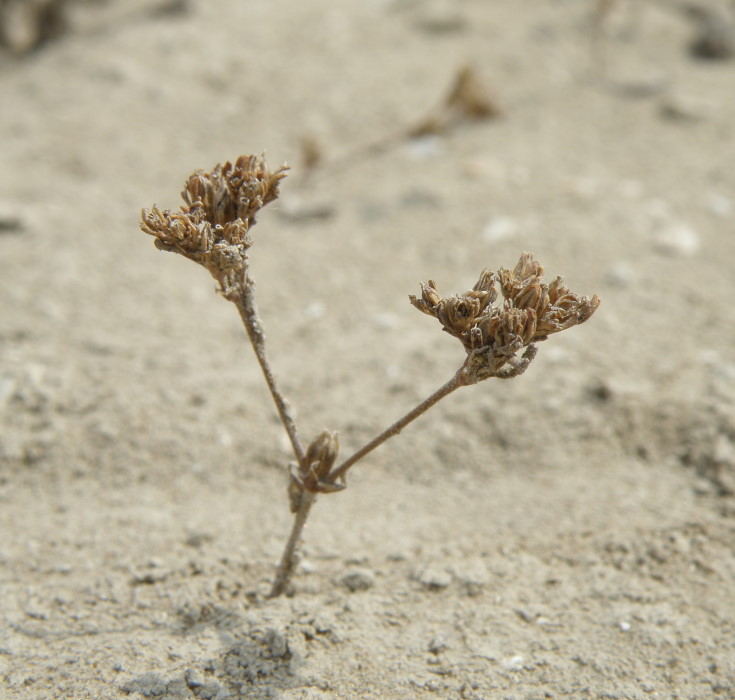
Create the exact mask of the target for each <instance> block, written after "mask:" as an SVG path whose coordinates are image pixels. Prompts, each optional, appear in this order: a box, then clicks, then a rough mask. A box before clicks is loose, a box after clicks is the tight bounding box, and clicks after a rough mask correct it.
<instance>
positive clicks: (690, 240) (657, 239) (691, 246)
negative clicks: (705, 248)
mask: <svg viewBox="0 0 735 700" xmlns="http://www.w3.org/2000/svg"><path fill="white" fill-rule="evenodd" d="M653 242H654V246H655V248H656V250H657V251H658V252H659V253H663V254H664V255H670V256H671V257H689V256H692V255H694V254H695V253H697V252H698V251H699V249H700V248H701V241H700V237H699V234H698V233H697V232H696V231H695V230H694V229H693V228H691V227H690V226H688V225H687V224H681V223H679V224H671V225H670V226H667V227H666V228H664V229H662V230H661V231H659V232H658V233H657V234H656V235H655V236H654V241H653Z"/></svg>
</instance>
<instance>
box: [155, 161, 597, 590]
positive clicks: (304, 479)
mask: <svg viewBox="0 0 735 700" xmlns="http://www.w3.org/2000/svg"><path fill="white" fill-rule="evenodd" d="M286 170H287V168H285V167H283V168H279V169H278V170H276V171H274V172H272V173H271V172H270V171H269V170H268V168H267V167H266V164H265V162H264V160H263V158H261V157H257V156H241V157H240V158H238V159H237V160H236V161H235V164H234V165H233V164H231V163H230V162H227V163H225V164H224V165H222V166H220V165H218V166H216V167H215V168H213V169H212V170H211V171H210V172H204V171H201V170H199V171H197V172H195V173H194V174H193V175H192V176H191V177H190V178H189V180H188V181H187V183H186V185H185V188H184V191H183V193H182V197H183V199H184V206H182V207H181V211H180V212H175V213H172V212H171V211H169V210H162V209H159V208H158V207H155V206H154V207H153V208H152V209H143V218H142V222H141V229H142V230H143V231H145V233H148V234H150V235H151V236H154V237H155V243H156V246H157V247H158V248H159V249H161V250H167V251H173V252H176V253H179V254H181V255H183V256H184V257H187V258H189V259H190V260H193V261H194V262H196V263H198V264H200V265H203V266H204V267H206V268H207V269H208V270H209V271H210V272H211V274H212V275H213V276H214V277H215V279H217V280H218V282H219V283H220V287H221V289H220V291H221V292H222V294H223V295H224V296H225V298H227V299H228V300H229V301H231V302H233V303H234V304H235V305H236V306H237V308H238V310H239V312H240V316H241V318H242V321H243V324H244V326H245V329H246V330H247V333H248V337H249V339H250V341H251V343H252V346H253V349H254V351H255V355H256V357H257V359H258V362H259V363H260V366H261V369H262V370H263V376H264V377H265V380H266V383H267V384H268V388H269V389H270V392H271V396H272V397H273V401H274V403H275V405H276V408H277V410H278V414H279V416H280V418H281V421H282V423H283V426H284V428H285V429H286V432H287V433H288V436H289V439H290V441H291V445H292V447H293V453H294V456H295V458H296V461H295V462H294V463H292V464H291V465H289V466H290V480H289V486H288V496H289V501H290V506H291V511H292V513H294V521H293V526H292V528H291V534H290V536H289V539H288V541H287V543H286V546H285V548H284V552H283V555H282V557H281V561H280V563H279V564H278V567H277V569H276V576H275V580H274V582H273V586H272V588H271V592H270V595H271V596H278V595H281V594H282V593H284V592H285V591H286V590H287V587H288V585H289V581H290V579H291V576H292V574H293V571H294V567H295V564H296V560H297V557H296V551H297V547H298V544H299V541H300V537H301V533H302V531H303V528H304V525H305V523H306V520H307V518H308V515H309V511H310V509H311V506H312V505H313V503H314V502H315V499H316V496H317V494H319V493H333V492H335V491H341V490H342V489H344V488H345V476H346V473H347V471H348V470H349V469H350V468H351V467H352V466H353V465H354V464H355V463H357V462H358V461H360V460H361V459H363V458H364V457H365V456H366V455H368V454H369V453H370V452H372V451H373V450H374V449H376V448H377V447H379V446H380V445H382V444H383V443H384V442H385V441H386V440H388V439H389V438H391V437H393V436H394V435H398V434H399V433H400V432H401V430H403V428H405V427H406V426H407V425H408V424H409V423H411V422H412V421H414V420H415V419H416V418H418V417H419V416H421V415H423V414H424V413H425V412H426V411H427V410H428V409H429V408H431V407H432V406H434V405H435V404H436V403H437V402H438V401H440V400H441V399H442V398H444V397H445V396H448V395H449V394H450V393H451V392H453V391H455V390H456V389H458V388H460V387H462V386H467V385H469V384H475V383H476V382H478V381H481V380H483V379H488V378H490V377H500V378H509V377H515V376H517V375H519V374H521V372H523V371H524V370H525V369H526V367H528V365H529V363H530V362H531V360H532V359H533V357H534V356H535V354H536V345H535V343H537V342H539V341H541V340H545V339H546V338H547V337H548V336H549V335H551V334H552V333H557V332H559V331H562V330H564V329H566V328H570V327H572V326H575V325H577V324H579V323H583V322H584V321H586V320H587V319H588V318H589V317H590V316H591V315H592V314H593V313H594V312H595V310H596V309H597V307H598V305H599V303H600V300H599V299H598V298H597V297H596V296H593V297H592V298H590V299H588V298H587V297H578V296H577V295H576V294H573V293H572V292H570V291H569V289H567V287H566V286H565V285H564V282H563V280H562V279H561V278H560V277H557V278H556V279H555V280H554V281H553V282H552V283H551V284H545V283H544V281H543V277H542V275H543V268H542V267H541V265H540V264H539V263H538V262H537V261H536V260H535V259H534V257H533V256H532V255H531V254H530V253H524V254H523V255H521V258H520V260H519V261H518V264H517V265H516V266H515V268H513V270H512V271H511V270H505V269H502V268H501V269H500V270H498V272H497V273H494V272H492V271H491V270H489V269H486V270H484V271H483V273H482V274H481V275H480V279H479V280H478V281H477V284H476V285H475V286H474V287H473V288H472V289H471V290H469V291H468V292H466V293H465V294H459V295H455V296H450V297H442V296H441V295H440V294H439V290H438V289H437V287H436V284H434V282H433V280H429V282H427V283H426V284H422V285H421V298H420V299H417V298H416V297H415V296H411V297H410V300H411V303H412V304H413V305H414V306H415V307H416V308H418V309H419V310H421V311H423V312H424V313H426V314H429V315H430V316H434V317H435V318H437V319H438V320H439V322H440V323H441V325H442V327H443V329H444V330H445V331H446V332H447V333H449V334H450V335H453V336H454V337H455V338H458V339H459V340H460V342H461V343H462V345H463V346H464V349H465V352H466V358H465V360H464V363H463V364H462V365H461V366H460V367H459V369H458V370H457V371H456V372H455V374H454V376H452V377H451V378H450V379H449V380H448V381H447V382H445V383H444V384H443V385H442V386H441V387H439V388H438V389H437V390H436V391H435V392H434V393H433V394H431V395H430V396H428V397H427V398H426V399H425V400H424V401H422V402H421V403H419V404H417V405H416V406H415V407H414V408H413V409H411V410H410V411H409V412H408V413H406V414H405V415H403V416H402V417H401V418H399V419H398V420H397V421H395V422H394V423H393V424H392V425H390V426H388V427H387V428H386V429H385V430H384V431H383V432H381V433H380V434H378V435H377V436H375V437H374V438H373V439H372V440H370V441H369V442H367V443H366V444H365V445H363V446H362V447H361V448H360V449H358V450H356V451H355V452H354V453H352V454H351V455H350V456H349V457H347V458H346V459H344V461H342V463H341V464H337V455H338V452H339V439H338V436H337V433H336V432H332V431H329V430H324V431H323V432H322V433H320V434H319V435H317V437H316V438H315V439H314V440H312V442H311V443H310V444H309V445H308V447H307V448H306V449H304V448H303V447H302V444H301V440H300V438H299V434H298V431H297V429H296V422H295V420H294V415H293V413H292V411H291V407H290V404H289V402H288V401H287V400H286V398H285V397H284V395H283V392H282V391H281V389H280V387H279V386H278V382H277V381H276V377H275V375H274V373H273V371H272V370H271V367H270V361H269V359H268V355H267V353H266V349H265V333H264V332H263V327H262V323H261V320H260V316H259V315H258V310H257V305H256V303H255V285H254V282H253V280H252V279H251V278H250V275H249V272H248V264H247V255H248V248H249V247H250V245H251V239H250V227H251V226H252V225H253V224H254V223H255V217H256V214H257V213H258V211H259V210H260V209H261V208H262V207H264V206H265V205H266V204H268V203H269V202H272V201H273V200H274V199H276V198H277V197H278V186H279V183H280V181H281V179H282V178H283V177H285V175H286ZM496 285H497V288H496ZM498 288H499V291H500V294H502V301H500V302H499V303H496V300H498V295H499V294H498ZM520 351H523V355H522V356H520V357H519V356H518V353H519V352H520Z"/></svg>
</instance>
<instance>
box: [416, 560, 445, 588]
mask: <svg viewBox="0 0 735 700" xmlns="http://www.w3.org/2000/svg"><path fill="white" fill-rule="evenodd" d="M416 580H417V581H419V583H422V584H423V585H424V586H426V587H427V588H434V589H440V588H446V587H447V586H448V585H449V584H450V583H451V582H452V574H450V573H449V572H448V571H446V570H444V569H438V568H435V567H433V566H427V567H426V568H425V569H422V570H421V571H419V572H418V574H417V575H416Z"/></svg>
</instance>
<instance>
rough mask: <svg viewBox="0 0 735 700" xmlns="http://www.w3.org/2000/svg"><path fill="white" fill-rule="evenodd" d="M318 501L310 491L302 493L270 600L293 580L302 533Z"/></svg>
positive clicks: (283, 590)
mask: <svg viewBox="0 0 735 700" xmlns="http://www.w3.org/2000/svg"><path fill="white" fill-rule="evenodd" d="M314 501H316V494H315V493H309V492H308V491H302V492H301V503H300V504H299V509H298V510H297V511H296V515H295V516H294V520H293V525H292V526H291V534H290V535H289V537H288V542H286V546H285V547H284V549H283V554H282V555H281V561H280V562H279V563H278V567H277V568H276V578H275V580H274V581H273V586H272V587H271V590H270V593H269V594H268V597H269V598H277V597H278V596H279V595H281V594H282V593H284V592H285V590H286V586H287V585H288V582H289V581H290V580H291V575H292V574H293V570H294V567H295V566H296V547H297V546H298V544H299V540H300V539H301V532H302V530H303V529H304V525H306V519H307V518H308V517H309V511H310V510H311V506H312V505H313V504H314Z"/></svg>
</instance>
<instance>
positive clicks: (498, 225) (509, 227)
mask: <svg viewBox="0 0 735 700" xmlns="http://www.w3.org/2000/svg"><path fill="white" fill-rule="evenodd" d="M517 232H518V222H517V221H516V220H515V219H512V218H511V217H509V216H498V217H496V218H494V219H491V220H490V221H489V222H488V223H487V224H486V225H485V228H483V229H482V234H481V235H482V240H483V241H485V243H497V242H499V241H504V240H506V239H507V238H512V237H513V236H514V235H515V234H516V233H517Z"/></svg>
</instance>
